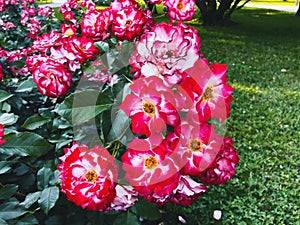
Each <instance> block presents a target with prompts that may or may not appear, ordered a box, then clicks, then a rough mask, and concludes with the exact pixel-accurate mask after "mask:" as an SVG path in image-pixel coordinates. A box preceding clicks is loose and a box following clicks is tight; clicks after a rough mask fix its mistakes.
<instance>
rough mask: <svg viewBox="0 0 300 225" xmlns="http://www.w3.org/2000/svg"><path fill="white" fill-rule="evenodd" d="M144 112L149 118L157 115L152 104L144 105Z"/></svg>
mask: <svg viewBox="0 0 300 225" xmlns="http://www.w3.org/2000/svg"><path fill="white" fill-rule="evenodd" d="M143 110H144V112H145V113H147V114H148V115H149V116H153V115H154V114H155V106H154V105H153V104H152V103H151V102H144V103H143Z"/></svg>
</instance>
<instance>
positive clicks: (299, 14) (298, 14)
mask: <svg viewBox="0 0 300 225" xmlns="http://www.w3.org/2000/svg"><path fill="white" fill-rule="evenodd" d="M295 16H300V2H299V3H298V10H297V12H296V13H295Z"/></svg>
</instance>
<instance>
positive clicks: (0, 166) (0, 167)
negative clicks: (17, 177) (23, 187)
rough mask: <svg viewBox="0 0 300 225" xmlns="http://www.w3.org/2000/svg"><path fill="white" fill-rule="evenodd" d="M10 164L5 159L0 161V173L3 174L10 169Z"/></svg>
mask: <svg viewBox="0 0 300 225" xmlns="http://www.w3.org/2000/svg"><path fill="white" fill-rule="evenodd" d="M10 164H11V163H10V162H6V161H2V162H0V174H4V173H6V172H8V171H10V169H11V167H10Z"/></svg>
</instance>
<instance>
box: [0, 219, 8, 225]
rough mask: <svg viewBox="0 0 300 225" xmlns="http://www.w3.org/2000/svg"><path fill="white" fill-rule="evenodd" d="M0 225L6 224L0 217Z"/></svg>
mask: <svg viewBox="0 0 300 225" xmlns="http://www.w3.org/2000/svg"><path fill="white" fill-rule="evenodd" d="M0 225H8V224H7V223H6V221H5V220H3V219H0Z"/></svg>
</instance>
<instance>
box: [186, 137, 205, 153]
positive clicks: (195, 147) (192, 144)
mask: <svg viewBox="0 0 300 225" xmlns="http://www.w3.org/2000/svg"><path fill="white" fill-rule="evenodd" d="M202 145H203V144H202V142H201V141H200V140H198V139H191V140H190V141H189V145H188V148H189V149H190V150H191V151H192V152H200V151H201V149H202Z"/></svg>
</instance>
